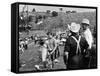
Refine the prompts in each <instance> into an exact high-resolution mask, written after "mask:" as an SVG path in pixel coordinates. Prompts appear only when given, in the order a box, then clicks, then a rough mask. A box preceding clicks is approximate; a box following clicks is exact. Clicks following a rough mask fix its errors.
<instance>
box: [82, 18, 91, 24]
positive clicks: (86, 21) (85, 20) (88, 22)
mask: <svg viewBox="0 0 100 76" xmlns="http://www.w3.org/2000/svg"><path fill="white" fill-rule="evenodd" d="M82 23H85V24H88V25H89V24H90V21H89V20H88V19H83V21H82Z"/></svg>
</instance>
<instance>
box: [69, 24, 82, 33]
mask: <svg viewBox="0 0 100 76" xmlns="http://www.w3.org/2000/svg"><path fill="white" fill-rule="evenodd" d="M70 30H71V31H72V32H75V33H76V32H78V31H79V30H80V24H76V23H75V22H72V23H71V26H70Z"/></svg>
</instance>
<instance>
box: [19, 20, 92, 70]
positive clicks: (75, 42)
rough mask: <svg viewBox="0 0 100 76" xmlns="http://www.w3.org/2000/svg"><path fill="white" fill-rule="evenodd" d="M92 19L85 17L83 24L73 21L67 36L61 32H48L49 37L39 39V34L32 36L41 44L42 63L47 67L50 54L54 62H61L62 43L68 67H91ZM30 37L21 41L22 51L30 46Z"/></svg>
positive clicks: (64, 59) (38, 67)
mask: <svg viewBox="0 0 100 76" xmlns="http://www.w3.org/2000/svg"><path fill="white" fill-rule="evenodd" d="M89 26H90V21H89V20H88V19H83V21H82V22H81V24H77V23H76V22H72V23H71V24H70V25H68V29H69V33H67V32H65V33H67V34H68V35H67V37H66V38H62V37H61V33H60V34H57V33H56V34H54V33H52V32H48V33H47V38H45V39H42V38H40V39H38V36H37V35H36V36H34V38H33V37H31V39H32V40H34V43H35V44H37V42H38V44H39V47H40V51H41V59H42V65H43V67H44V68H47V64H48V63H47V59H48V56H49V55H50V57H51V61H52V63H59V62H60V61H59V60H58V58H59V57H60V50H59V46H60V44H63V46H64V53H63V61H64V64H65V66H66V69H69V70H70V69H86V68H91V65H90V63H91V62H90V52H91V48H92V45H93V36H92V33H91V31H90V29H89ZM28 42H29V39H26V40H25V41H20V46H19V47H20V48H19V49H21V50H22V52H24V49H27V48H28ZM35 68H37V69H38V70H39V69H40V66H39V65H37V64H36V65H35ZM52 68H53V67H52Z"/></svg>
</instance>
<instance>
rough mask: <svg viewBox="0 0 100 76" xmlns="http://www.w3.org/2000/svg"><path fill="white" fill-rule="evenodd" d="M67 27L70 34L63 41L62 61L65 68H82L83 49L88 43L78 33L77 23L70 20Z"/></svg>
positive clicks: (78, 26)
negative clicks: (64, 41) (69, 24)
mask: <svg viewBox="0 0 100 76" xmlns="http://www.w3.org/2000/svg"><path fill="white" fill-rule="evenodd" d="M69 29H70V32H71V35H70V36H69V37H68V39H67V40H66V43H65V48H64V63H65V65H66V69H82V68H84V60H83V55H84V50H85V49H87V48H88V43H87V41H86V39H85V38H84V37H82V36H81V35H79V30H80V25H79V24H76V23H75V22H72V23H71V26H70V28H69Z"/></svg>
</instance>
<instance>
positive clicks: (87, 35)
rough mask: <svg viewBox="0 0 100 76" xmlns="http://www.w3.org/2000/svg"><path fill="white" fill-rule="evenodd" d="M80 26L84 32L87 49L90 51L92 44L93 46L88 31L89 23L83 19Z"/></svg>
mask: <svg viewBox="0 0 100 76" xmlns="http://www.w3.org/2000/svg"><path fill="white" fill-rule="evenodd" d="M81 25H82V28H83V31H84V37H85V38H86V40H87V42H88V44H89V47H88V49H91V47H92V44H93V36H92V33H91V31H90V29H89V25H90V21H89V20H88V19H83V21H82V23H81Z"/></svg>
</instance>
